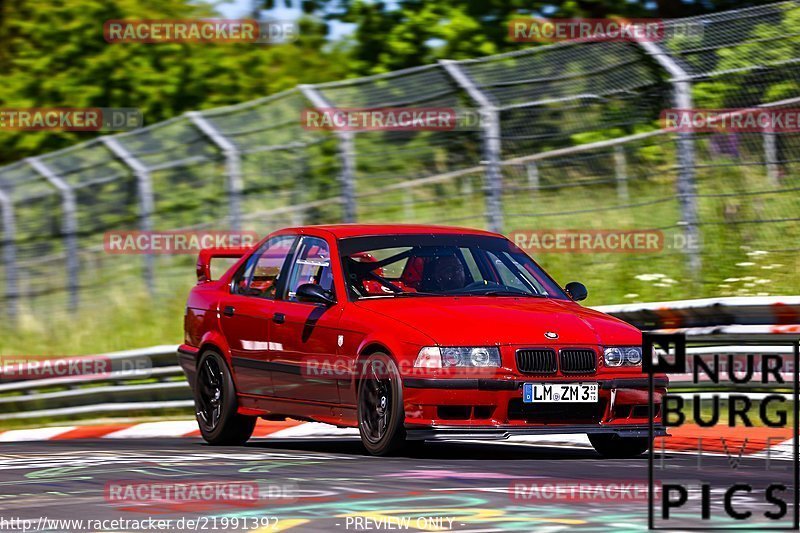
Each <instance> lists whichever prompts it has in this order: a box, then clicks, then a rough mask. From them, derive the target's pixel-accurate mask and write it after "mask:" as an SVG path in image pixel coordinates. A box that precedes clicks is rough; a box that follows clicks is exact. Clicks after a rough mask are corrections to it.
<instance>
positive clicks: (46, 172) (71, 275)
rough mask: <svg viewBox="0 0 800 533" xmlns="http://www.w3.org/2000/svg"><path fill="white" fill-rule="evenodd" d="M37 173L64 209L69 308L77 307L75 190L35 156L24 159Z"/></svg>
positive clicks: (76, 210)
mask: <svg viewBox="0 0 800 533" xmlns="http://www.w3.org/2000/svg"><path fill="white" fill-rule="evenodd" d="M25 161H26V162H27V163H28V164H29V165H30V166H31V168H33V170H34V171H36V173H37V174H39V175H40V176H42V177H43V178H44V179H46V180H47V181H48V182H49V183H50V184H51V185H52V186H53V187H55V188H56V189H57V190H58V192H59V194H61V209H62V210H63V211H64V212H63V213H62V214H63V217H64V218H63V221H62V223H61V226H62V231H63V232H64V247H65V248H66V250H67V291H68V292H69V309H70V310H71V311H75V310H76V309H77V308H78V271H79V268H80V265H79V263H78V208H77V203H76V201H75V191H73V190H72V187H70V186H69V184H67V182H66V181H64V180H63V179H61V178H60V177H59V176H58V175H57V174H56V173H55V172H53V171H52V170H50V168H48V166H47V165H45V164H44V163H42V162H41V161H40V160H39V159H37V158H35V157H29V158H27V159H26V160H25Z"/></svg>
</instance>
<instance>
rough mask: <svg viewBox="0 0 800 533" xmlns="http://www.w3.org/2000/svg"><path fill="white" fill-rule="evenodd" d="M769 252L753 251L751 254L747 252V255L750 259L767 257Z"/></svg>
mask: <svg viewBox="0 0 800 533" xmlns="http://www.w3.org/2000/svg"><path fill="white" fill-rule="evenodd" d="M768 253H769V252H767V251H766V250H753V251H752V252H747V255H748V256H750V257H756V256H759V255H767V254H768Z"/></svg>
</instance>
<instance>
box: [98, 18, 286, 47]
mask: <svg viewBox="0 0 800 533" xmlns="http://www.w3.org/2000/svg"><path fill="white" fill-rule="evenodd" d="M103 36H104V37H105V40H106V42H108V43H150V44H152V43H186V42H189V43H255V44H281V43H288V42H292V41H295V40H297V37H298V25H297V23H296V22H291V21H264V22H259V21H257V20H252V19H202V20H201V19H186V20H108V21H106V23H105V24H104V25H103Z"/></svg>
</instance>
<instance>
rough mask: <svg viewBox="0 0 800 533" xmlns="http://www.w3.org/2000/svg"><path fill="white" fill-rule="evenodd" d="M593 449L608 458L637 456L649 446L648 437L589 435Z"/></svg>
mask: <svg viewBox="0 0 800 533" xmlns="http://www.w3.org/2000/svg"><path fill="white" fill-rule="evenodd" d="M589 442H591V443H592V446H594V449H595V450H596V451H597V453H599V454H600V455H602V456H603V457H607V458H609V459H630V458H632V457H638V456H640V455H642V454H643V453H644V452H646V451H647V450H648V449H649V448H650V444H651V441H650V438H649V437H620V436H619V435H589Z"/></svg>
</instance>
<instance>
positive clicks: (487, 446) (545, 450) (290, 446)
mask: <svg viewBox="0 0 800 533" xmlns="http://www.w3.org/2000/svg"><path fill="white" fill-rule="evenodd" d="M246 447H248V448H255V449H269V450H282V451H289V450H296V451H302V452H317V453H330V454H338V455H358V456H369V454H368V453H367V452H366V450H365V449H364V447H363V446H362V445H361V441H360V440H358V439H352V438H348V439H344V438H327V439H326V438H322V439H320V438H313V439H264V440H253V441H250V442H248V443H247V444H246ZM391 457H392V458H406V459H420V460H424V459H437V460H442V459H445V460H477V461H484V460H485V461H514V460H520V459H526V460H544V461H569V460H587V459H595V460H596V459H600V456H599V455H598V454H597V453H596V452H595V451H594V450H591V449H584V448H567V447H557V446H542V445H536V444H530V445H524V444H517V443H515V444H497V443H492V442H486V443H476V442H456V441H452V442H426V443H425V444H424V445H418V444H413V445H411V446H410V447H407V448H405V449H403V450H401V451H399V452H397V453H395V454H394V455H392V456H391ZM634 460H639V459H634ZM641 460H642V461H646V460H647V456H646V455H645V456H642V457H641ZM628 461H630V459H628Z"/></svg>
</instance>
